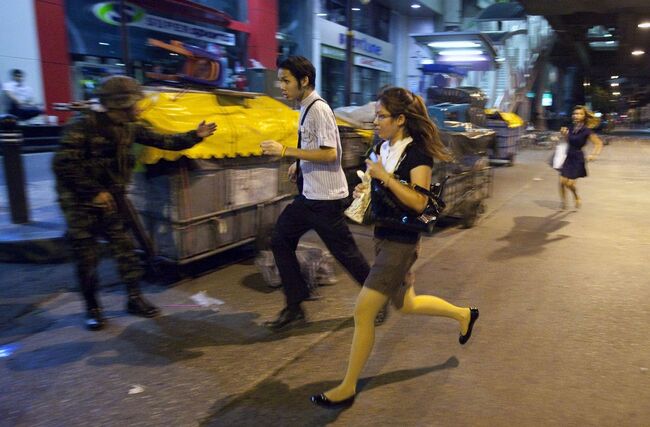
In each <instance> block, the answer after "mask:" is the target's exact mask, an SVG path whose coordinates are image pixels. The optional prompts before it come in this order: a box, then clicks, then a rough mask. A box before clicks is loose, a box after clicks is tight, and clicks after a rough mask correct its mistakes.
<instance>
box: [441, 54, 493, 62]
mask: <svg viewBox="0 0 650 427" xmlns="http://www.w3.org/2000/svg"><path fill="white" fill-rule="evenodd" d="M440 61H444V62H479V61H487V58H486V57H485V56H480V55H473V56H443V57H442V58H440Z"/></svg>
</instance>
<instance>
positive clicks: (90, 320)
mask: <svg viewBox="0 0 650 427" xmlns="http://www.w3.org/2000/svg"><path fill="white" fill-rule="evenodd" d="M104 326H106V319H105V318H104V315H103V314H102V309H101V308H99V307H96V308H91V309H88V310H87V311H86V329H88V330H89V331H98V330H100V329H102V328H104Z"/></svg>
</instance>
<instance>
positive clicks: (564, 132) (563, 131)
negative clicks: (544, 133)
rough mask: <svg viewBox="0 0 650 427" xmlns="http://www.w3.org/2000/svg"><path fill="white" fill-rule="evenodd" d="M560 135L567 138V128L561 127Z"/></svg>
mask: <svg viewBox="0 0 650 427" xmlns="http://www.w3.org/2000/svg"><path fill="white" fill-rule="evenodd" d="M560 133H561V134H562V136H567V135H568V134H569V128H568V127H566V126H562V127H561V128H560Z"/></svg>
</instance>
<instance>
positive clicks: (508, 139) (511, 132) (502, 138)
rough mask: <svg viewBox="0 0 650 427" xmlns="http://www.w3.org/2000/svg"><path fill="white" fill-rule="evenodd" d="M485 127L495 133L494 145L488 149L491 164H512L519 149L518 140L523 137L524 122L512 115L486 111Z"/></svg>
mask: <svg viewBox="0 0 650 427" xmlns="http://www.w3.org/2000/svg"><path fill="white" fill-rule="evenodd" d="M486 112H487V120H486V122H485V126H486V127H487V128H489V129H492V130H494V131H495V132H496V138H495V141H494V145H492V146H491V147H490V148H489V156H490V162H491V163H492V164H506V165H508V166H511V165H512V164H514V161H515V156H516V155H517V151H518V149H519V140H520V139H521V137H522V136H523V135H524V122H523V120H521V118H520V117H519V116H517V115H516V114H513V113H504V112H500V111H497V110H486Z"/></svg>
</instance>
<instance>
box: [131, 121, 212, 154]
mask: <svg viewBox="0 0 650 427" xmlns="http://www.w3.org/2000/svg"><path fill="white" fill-rule="evenodd" d="M216 129H217V125H216V124H215V123H205V121H202V122H201V123H200V124H199V125H198V126H197V128H196V129H195V130H192V131H189V132H185V133H176V134H162V133H159V132H156V131H155V130H154V129H153V128H152V127H151V126H150V125H149V124H147V123H144V122H140V123H138V125H137V129H136V134H135V142H137V143H139V144H142V145H148V146H150V147H156V148H160V149H162V150H174V151H178V150H185V149H188V148H191V147H193V146H194V145H196V144H197V143H199V142H201V141H202V140H203V138H206V137H208V136H210V135H212V134H213V133H214V131H215V130H216Z"/></svg>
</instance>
